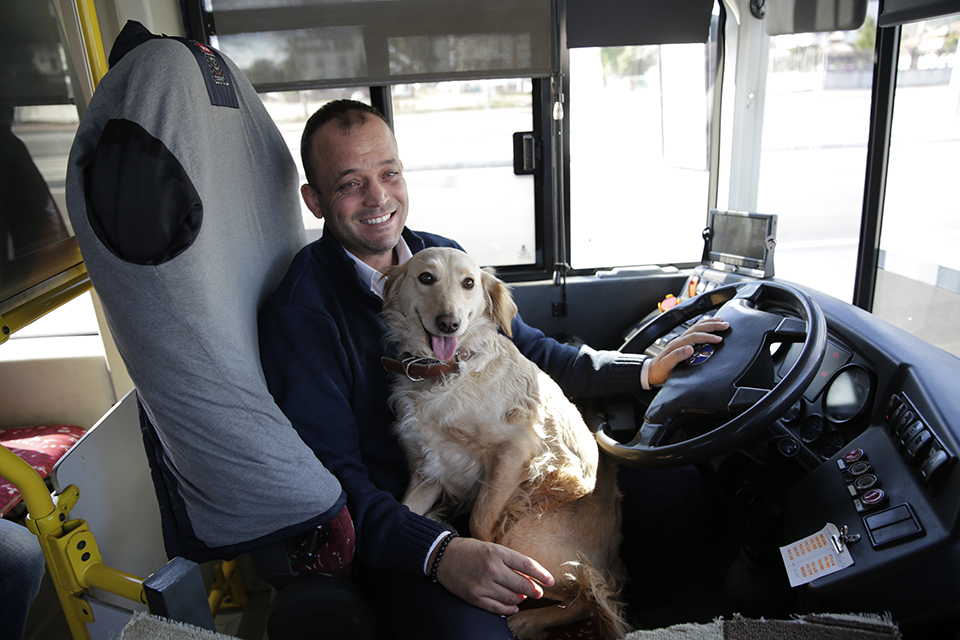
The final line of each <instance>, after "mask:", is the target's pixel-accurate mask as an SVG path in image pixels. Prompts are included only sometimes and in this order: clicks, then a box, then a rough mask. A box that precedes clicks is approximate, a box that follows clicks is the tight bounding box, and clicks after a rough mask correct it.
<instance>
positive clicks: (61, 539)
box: [0, 445, 147, 640]
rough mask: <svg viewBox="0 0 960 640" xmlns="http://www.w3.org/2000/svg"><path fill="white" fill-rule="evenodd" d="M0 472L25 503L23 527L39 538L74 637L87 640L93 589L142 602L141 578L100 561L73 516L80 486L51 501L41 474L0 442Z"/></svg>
mask: <svg viewBox="0 0 960 640" xmlns="http://www.w3.org/2000/svg"><path fill="white" fill-rule="evenodd" d="M0 476H3V477H4V478H6V479H7V480H9V481H10V482H12V483H13V484H14V485H15V486H16V487H17V488H18V489H19V490H20V494H21V495H22V496H23V502H24V504H25V505H26V507H27V513H28V517H27V528H28V529H30V531H32V532H33V533H34V534H35V535H36V536H37V539H38V540H39V542H40V549H41V550H42V551H43V557H44V558H45V559H46V561H47V568H48V569H49V570H50V577H51V579H52V581H53V585H54V587H55V589H56V592H57V597H58V598H59V599H60V604H61V606H62V607H63V613H64V616H65V617H66V619H67V626H68V627H69V628H70V634H71V635H72V636H73V638H74V640H89V639H90V632H89V630H88V629H87V623H88V622H93V610H92V609H91V607H90V605H89V604H88V603H87V601H86V599H85V598H84V595H85V592H86V590H87V589H89V588H91V587H93V588H98V589H102V590H104V591H107V592H109V593H114V594H116V595H119V596H122V597H124V598H127V599H128V600H133V601H135V602H141V603H143V604H146V602H147V597H146V593H145V592H144V589H143V580H142V579H141V578H138V577H137V576H134V575H131V574H129V573H125V572H123V571H119V570H117V569H113V568H111V567H108V566H106V565H105V564H104V563H103V558H102V556H101V555H100V549H99V547H97V541H96V540H95V539H94V537H93V534H92V533H91V532H90V528H89V527H88V526H87V523H86V522H85V521H84V520H71V519H70V517H69V516H70V509H72V508H73V506H74V505H75V504H76V503H77V500H78V499H79V497H80V490H79V489H77V487H76V486H74V485H71V486H69V487H67V488H66V489H64V490H63V491H62V492H61V493H60V494H59V495H58V496H57V501H56V502H54V500H53V498H52V497H51V496H50V492H49V491H48V490H47V486H46V484H45V483H44V481H43V478H41V477H40V474H39V473H37V472H36V470H35V469H34V468H33V467H31V466H30V465H29V464H27V462H26V461H25V460H23V459H22V458H20V457H19V456H17V455H16V454H15V453H13V452H12V451H10V450H9V449H7V448H6V447H4V446H3V445H0Z"/></svg>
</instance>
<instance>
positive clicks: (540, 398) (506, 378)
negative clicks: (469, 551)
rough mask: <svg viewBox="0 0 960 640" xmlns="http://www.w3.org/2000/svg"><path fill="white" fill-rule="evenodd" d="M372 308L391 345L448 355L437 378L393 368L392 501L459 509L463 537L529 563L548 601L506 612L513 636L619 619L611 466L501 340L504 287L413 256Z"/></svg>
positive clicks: (467, 267) (443, 255)
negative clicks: (400, 456) (449, 363)
mask: <svg viewBox="0 0 960 640" xmlns="http://www.w3.org/2000/svg"><path fill="white" fill-rule="evenodd" d="M387 278H388V279H387V284H386V288H385V294H384V295H385V297H384V310H383V318H384V321H385V323H386V325H387V329H388V339H389V340H390V341H391V342H394V343H395V344H396V345H398V346H399V350H400V351H401V352H405V353H408V354H411V355H413V356H417V357H423V358H427V359H439V360H449V359H451V358H452V357H454V352H455V351H459V353H460V357H461V359H463V362H462V363H461V368H460V371H459V373H454V374H451V375H448V376H445V377H442V378H436V379H430V380H421V381H414V380H411V379H409V378H408V377H406V376H402V375H396V376H394V381H395V386H394V391H393V394H392V396H391V401H392V404H393V406H394V409H395V411H396V413H397V418H398V421H397V424H396V430H397V434H398V436H399V438H400V441H401V442H402V443H403V446H404V448H405V451H406V455H407V457H408V459H409V461H410V466H411V469H412V472H413V476H412V478H411V482H410V487H409V489H408V491H407V494H406V496H405V497H404V504H406V505H407V506H409V507H410V509H412V510H413V511H415V512H417V513H420V514H427V515H429V516H430V517H433V518H435V519H438V520H444V519H446V518H447V517H449V516H452V515H454V514H455V513H456V512H457V511H458V510H459V511H461V512H464V511H466V510H470V534H471V535H472V536H474V537H476V538H479V539H481V540H486V541H490V542H496V543H499V544H502V545H504V546H507V547H510V548H512V549H515V550H516V551H519V552H520V553H523V554H525V555H527V556H529V557H531V558H533V559H535V560H537V561H538V562H539V563H540V564H541V565H543V567H544V568H546V569H547V570H548V571H550V572H551V574H553V576H554V577H555V578H556V584H555V585H554V586H553V587H552V588H547V589H545V597H546V598H549V599H550V600H555V601H557V602H558V603H559V604H557V605H553V606H546V607H540V608H530V609H525V610H523V611H521V612H520V613H518V614H516V615H513V616H511V617H510V618H509V620H508V622H509V625H510V628H511V630H512V631H513V632H514V634H515V635H517V637H519V638H535V637H537V636H539V635H540V634H542V632H543V630H544V629H546V628H549V627H553V626H558V625H562V624H566V623H568V622H572V621H575V620H579V619H582V618H586V617H588V616H591V615H592V616H593V617H594V619H595V621H596V624H598V625H599V628H600V629H601V632H602V635H603V637H605V638H620V637H622V636H623V635H624V634H625V633H626V632H627V631H629V627H628V626H627V625H626V624H625V623H624V621H623V617H622V606H621V604H620V602H619V600H618V594H619V588H620V583H621V580H622V578H623V575H624V571H623V567H622V564H621V563H620V560H619V556H618V553H617V550H618V547H619V544H620V493H619V491H618V489H617V486H616V478H615V476H616V470H615V464H614V463H613V462H612V461H610V460H609V459H607V458H606V457H601V456H600V454H599V451H598V448H597V444H596V441H595V440H594V437H593V435H592V434H591V433H590V431H589V429H588V428H587V426H586V425H585V424H584V422H583V419H582V417H581V416H580V413H579V412H578V411H577V409H576V407H575V406H573V404H572V403H570V401H569V400H567V399H566V398H565V397H564V395H563V393H562V391H561V390H560V388H559V387H558V386H557V384H556V383H555V382H554V381H553V380H552V379H551V378H550V377H549V376H547V375H546V374H545V373H544V372H542V371H541V370H540V369H538V368H537V367H536V365H534V364H533V363H532V362H530V361H529V360H527V359H526V358H524V357H523V356H522V355H521V354H520V352H519V351H518V350H517V348H516V346H515V345H514V344H513V342H512V341H511V340H509V339H508V338H507V337H505V336H504V335H502V334H501V333H500V332H501V331H502V332H503V333H505V334H507V335H510V334H511V328H510V327H511V321H512V319H513V316H514V315H515V314H516V312H517V307H516V305H515V304H514V302H513V299H512V297H511V295H510V291H509V289H508V287H507V286H506V285H505V284H504V283H503V282H502V281H500V280H499V279H498V278H496V277H495V276H494V275H493V273H492V272H491V271H489V270H484V269H481V268H480V267H479V266H478V265H477V263H476V261H474V260H473V259H472V258H470V257H469V256H468V255H467V254H465V253H464V252H462V251H458V250H456V249H443V248H434V249H427V250H424V251H421V252H419V253H417V254H416V255H415V256H414V257H413V258H412V259H411V260H409V261H408V262H407V263H406V264H404V265H402V266H400V267H395V268H393V269H391V270H390V271H389V272H388V274H387Z"/></svg>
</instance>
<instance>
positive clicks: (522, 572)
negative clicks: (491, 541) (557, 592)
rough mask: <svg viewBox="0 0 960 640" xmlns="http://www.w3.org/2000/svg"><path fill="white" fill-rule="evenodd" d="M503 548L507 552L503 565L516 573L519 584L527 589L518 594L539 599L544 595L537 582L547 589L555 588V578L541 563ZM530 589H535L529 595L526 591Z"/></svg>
mask: <svg viewBox="0 0 960 640" xmlns="http://www.w3.org/2000/svg"><path fill="white" fill-rule="evenodd" d="M501 548H502V549H503V550H504V551H506V552H507V553H506V554H504V558H503V563H504V564H505V565H507V566H508V567H510V568H511V569H513V570H514V571H515V572H516V576H517V578H518V579H519V582H518V584H520V583H522V584H523V586H524V587H525V589H524V590H521V591H519V592H518V593H522V594H524V595H526V596H529V597H531V598H539V597H540V596H542V595H543V590H542V589H540V586H539V585H538V584H536V583H537V582H539V583H540V584H542V585H544V586H547V587H552V586H553V583H554V579H553V576H552V575H551V574H550V572H549V571H547V570H546V569H544V568H543V567H542V566H541V565H540V563H539V562H537V561H536V560H534V559H533V558H529V557H527V556H525V555H523V554H521V553H517V552H516V551H513V550H512V549H507V548H506V547H501ZM528 588H533V589H535V591H534V593H529V592H528V591H527V590H526V589H528Z"/></svg>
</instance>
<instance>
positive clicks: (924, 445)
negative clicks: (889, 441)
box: [903, 429, 933, 464]
mask: <svg viewBox="0 0 960 640" xmlns="http://www.w3.org/2000/svg"><path fill="white" fill-rule="evenodd" d="M932 441H933V436H932V435H931V434H930V432H929V431H928V430H926V429H921V430H920V432H919V433H917V435H915V436H913V439H912V440H910V442H908V443H907V450H906V452H905V453H904V454H903V457H904V459H905V460H906V461H907V462H909V463H910V464H915V463H917V462H920V461H921V460H923V455H924V454H926V452H927V449H928V448H929V447H930V444H931V442H932Z"/></svg>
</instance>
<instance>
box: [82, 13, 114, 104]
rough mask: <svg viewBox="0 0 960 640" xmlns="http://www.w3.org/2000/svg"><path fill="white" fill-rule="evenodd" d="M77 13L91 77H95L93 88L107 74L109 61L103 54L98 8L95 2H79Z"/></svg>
mask: <svg viewBox="0 0 960 640" xmlns="http://www.w3.org/2000/svg"><path fill="white" fill-rule="evenodd" d="M77 13H78V15H79V17H80V31H81V32H82V33H83V47H84V49H86V53H87V62H88V63H89V64H90V75H92V76H93V88H94V89H96V88H97V85H98V84H100V79H101V78H103V76H104V75H106V73H107V59H106V56H104V54H103V40H102V39H101V38H100V22H99V21H98V20H97V8H96V6H94V0H77Z"/></svg>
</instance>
